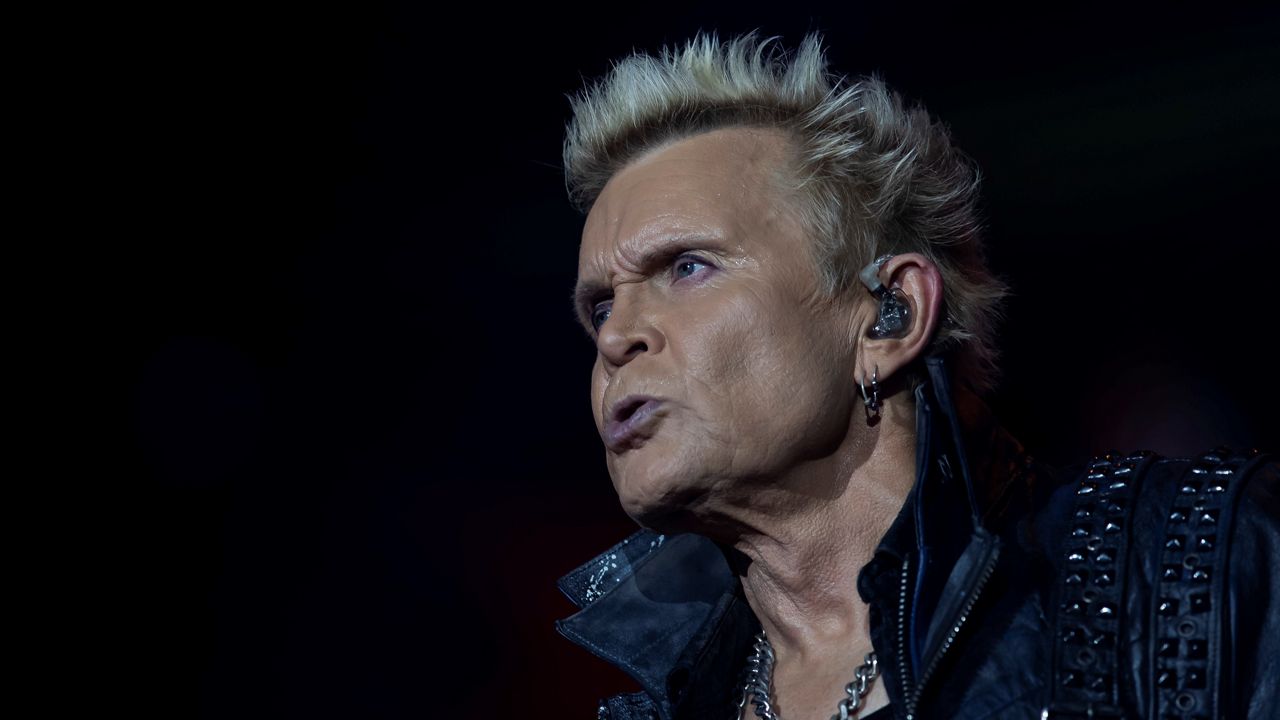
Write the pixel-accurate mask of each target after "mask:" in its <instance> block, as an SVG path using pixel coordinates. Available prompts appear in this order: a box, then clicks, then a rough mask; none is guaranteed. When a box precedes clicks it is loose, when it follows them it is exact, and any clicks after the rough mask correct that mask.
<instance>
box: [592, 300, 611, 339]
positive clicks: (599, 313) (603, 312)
mask: <svg viewBox="0 0 1280 720" xmlns="http://www.w3.org/2000/svg"><path fill="white" fill-rule="evenodd" d="M612 312H613V302H612V301H609V302H602V303H600V304H599V305H596V307H595V309H594V310H592V311H591V327H593V328H595V330H596V332H600V326H601V325H603V324H604V321H605V320H608V319H609V315H610V313H612Z"/></svg>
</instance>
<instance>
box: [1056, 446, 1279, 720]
mask: <svg viewBox="0 0 1280 720" xmlns="http://www.w3.org/2000/svg"><path fill="white" fill-rule="evenodd" d="M1061 480H1063V482H1062V484H1060V485H1058V486H1057V487H1056V488H1054V489H1053V491H1052V492H1051V493H1050V494H1049V495H1048V498H1049V500H1048V502H1047V503H1046V504H1045V506H1044V507H1043V510H1044V515H1045V516H1046V518H1047V521H1046V522H1044V523H1043V530H1042V537H1041V538H1040V540H1041V541H1042V542H1043V543H1044V545H1043V547H1045V548H1046V549H1048V550H1049V553H1050V558H1051V560H1052V561H1055V562H1054V565H1055V566H1056V569H1057V570H1058V572H1057V573H1056V575H1057V577H1058V579H1057V580H1056V581H1055V585H1056V587H1055V589H1054V592H1055V595H1056V597H1057V598H1058V601H1059V602H1058V603H1057V605H1058V611H1059V617H1058V625H1059V630H1061V631H1064V632H1065V637H1076V636H1079V637H1082V638H1089V639H1090V642H1091V643H1093V642H1094V641H1098V639H1099V638H1105V642H1104V644H1106V645H1108V646H1109V650H1108V652H1107V653H1106V656H1107V657H1106V658H1102V657H1101V656H1095V655H1094V654H1090V656H1089V657H1088V658H1085V659H1084V660H1077V655H1076V654H1075V653H1076V651H1075V650H1074V649H1073V648H1072V647H1070V641H1066V642H1057V643H1056V645H1057V648H1056V650H1055V661H1054V665H1055V668H1056V671H1055V674H1057V675H1061V676H1063V677H1076V676H1079V677H1082V678H1087V677H1092V676H1093V675H1098V676H1105V677H1111V678H1112V679H1114V680H1116V681H1119V683H1120V688H1118V689H1108V690H1106V691H1098V692H1093V691H1091V690H1089V689H1088V688H1080V689H1076V690H1063V689H1062V688H1060V690H1061V692H1055V696H1061V697H1058V699H1059V700H1062V699H1065V700H1066V701H1068V703H1069V704H1070V705H1077V704H1083V705H1086V706H1087V705H1088V704H1090V703H1096V702H1106V703H1107V704H1113V703H1114V705H1115V706H1116V707H1125V706H1127V707H1129V708H1130V709H1131V710H1132V711H1135V712H1134V714H1136V715H1138V716H1141V717H1146V716H1149V715H1150V714H1151V713H1152V712H1155V713H1157V714H1160V713H1165V712H1174V713H1175V714H1178V713H1185V712H1187V711H1188V709H1189V708H1194V709H1196V710H1197V712H1199V711H1208V712H1207V714H1208V715H1209V716H1217V715H1219V714H1225V715H1229V716H1232V717H1251V718H1252V717H1274V716H1276V715H1273V714H1272V713H1273V712H1280V707H1277V702H1280V701H1278V700H1277V691H1276V687H1275V686H1274V680H1268V678H1275V677H1277V675H1278V674H1280V659H1273V658H1280V642H1278V641H1277V638H1280V606H1278V605H1277V603H1280V498H1278V484H1280V464H1278V463H1277V459H1276V457H1275V456H1274V455H1269V454H1265V453H1262V452H1259V451H1257V450H1252V449H1251V450H1243V451H1236V450H1231V449H1229V448H1224V447H1218V448H1214V449H1212V450H1208V451H1206V452H1203V453H1199V454H1197V455H1196V456H1194V457H1181V458H1166V457H1162V456H1160V455H1157V454H1155V453H1151V452H1145V451H1140V452H1134V453H1127V454H1119V453H1110V454H1107V455H1104V456H1099V457H1095V458H1092V459H1091V460H1089V461H1087V462H1084V463H1082V464H1080V465H1078V466H1073V467H1072V468H1071V469H1069V470H1067V471H1066V472H1064V473H1063V475H1062V476H1061ZM1080 657H1082V658H1083V657H1084V656H1080ZM1085 660H1087V662H1086V661H1085ZM1126 665H1128V666H1131V668H1132V670H1131V671H1126V670H1125V669H1124V668H1125V666H1126ZM1113 673H1114V676H1113V675H1112V674H1113ZM1099 687H1105V688H1114V686H1113V685H1112V684H1111V682H1110V681H1106V682H1103V681H1099ZM1161 716H1163V715H1161ZM1179 716H1180V715H1179Z"/></svg>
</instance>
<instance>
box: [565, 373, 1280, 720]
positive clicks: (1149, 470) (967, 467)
mask: <svg viewBox="0 0 1280 720" xmlns="http://www.w3.org/2000/svg"><path fill="white" fill-rule="evenodd" d="M926 366H927V367H928V369H929V381H928V382H926V383H925V384H923V385H922V386H921V387H920V388H918V389H917V390H916V394H915V397H916V408H917V414H916V417H917V428H916V429H917V470H918V475H917V478H916V484H915V487H914V488H913V489H912V491H911V494H910V495H909V496H908V498H907V500H906V502H905V503H904V505H903V509H902V511H901V512H900V513H899V515H898V517H897V519H896V520H895V522H894V524H893V526H892V527H891V528H890V530H889V532H888V533H886V535H885V537H884V538H883V540H882V542H881V543H880V545H879V547H878V548H877V551H876V553H875V556H874V558H873V559H872V560H871V562H869V563H868V564H867V566H866V567H864V568H862V570H861V572H860V573H859V576H858V592H859V594H860V595H861V597H862V599H863V600H864V601H865V602H867V603H868V605H869V606H870V611H871V612H870V614H871V635H872V642H873V644H874V645H875V649H876V653H877V655H878V657H879V659H880V666H881V677H882V680H881V681H882V682H884V683H885V688H886V690H887V691H888V693H889V697H890V701H891V706H892V710H893V716H894V717H895V718H898V719H899V720H903V719H905V718H958V719H970V718H1041V717H1049V718H1059V717H1061V718H1075V717H1081V718H1083V717H1124V718H1152V719H1156V718H1159V719H1161V720H1163V719H1165V718H1183V719H1186V720H1191V719H1193V718H1249V719H1255V718H1256V719H1262V718H1267V719H1272V718H1277V717H1280V463H1277V461H1276V459H1275V458H1274V457H1272V456H1268V455H1265V454H1262V453H1259V452H1257V451H1240V452H1233V451H1231V450H1229V449H1226V448H1215V449H1214V450H1210V451H1207V452H1205V453H1202V454H1200V455H1198V456H1197V457H1195V458H1179V459H1171V458H1164V457H1161V456H1159V455H1156V454H1154V453H1150V452H1145V451H1138V452H1130V453H1116V452H1110V453H1106V454H1104V455H1100V456H1098V457H1094V458H1092V459H1090V460H1087V461H1084V462H1081V463H1078V464H1076V465H1072V466H1069V467H1065V468H1051V467H1048V466H1046V465H1044V464H1043V463H1040V462H1037V461H1036V460H1034V459H1033V458H1032V457H1030V456H1029V455H1028V454H1027V453H1026V452H1025V451H1024V449H1023V447H1022V445H1021V444H1020V443H1018V441H1017V440H1016V439H1014V438H1013V437H1012V436H1011V435H1010V434H1009V433H1007V432H1006V431H1005V430H1004V429H1003V428H1002V427H1001V426H1000V425H999V423H998V422H996V420H995V419H994V417H992V415H991V413H990V411H989V410H988V409H987V408H986V406H985V405H984V404H983V403H982V401H981V400H980V399H979V398H977V397H976V396H975V395H973V394H972V393H969V392H968V391H967V390H965V389H964V388H963V387H957V388H953V387H952V386H951V373H950V370H949V363H948V361H947V358H946V357H945V356H933V357H930V358H927V360H926ZM727 557H728V556H727V554H726V550H725V549H724V548H721V547H720V546H718V545H716V544H715V543H713V542H712V541H710V540H707V539H706V538H703V537H701V536H698V535H692V534H685V535H674V536H666V537H664V536H662V535H658V534H655V533H653V532H650V531H648V530H640V531H638V532H636V533H634V534H633V535H631V536H630V537H629V538H627V539H626V540H624V541H623V542H622V543H619V544H618V545H616V546H614V547H613V548H610V549H609V550H607V551H605V552H604V553H602V554H600V555H599V556H597V557H596V558H594V559H592V560H591V561H589V562H588V563H586V564H584V565H582V566H581V567H579V568H578V569H576V570H574V571H573V572H571V573H570V574H568V575H566V576H565V577H564V578H562V579H561V580H560V582H559V587H560V589H561V590H562V592H564V593H565V595H566V596H568V597H569V599H570V600H571V601H573V602H574V603H575V604H576V605H577V606H578V607H579V608H580V610H579V611H578V612H576V613H575V614H573V615H572V616H570V617H568V618H565V619H563V620H560V621H558V622H557V623H556V627H557V629H558V630H559V631H560V633H561V634H562V635H564V636H565V637H566V638H568V639H570V640H571V641H573V642H575V643H577V644H579V645H581V646H583V647H585V648H586V649H588V650H589V651H591V652H592V653H594V654H596V655H597V656H599V657H600V658H602V659H604V660H606V661H608V662H611V663H613V664H615V665H617V666H618V667H620V668H621V669H623V670H624V671H626V672H627V673H628V674H629V675H631V677H632V678H634V679H635V680H636V682H637V683H638V685H639V688H640V689H639V692H635V693H626V694H620V695H616V696H613V697H610V698H604V699H602V700H601V701H600V703H599V708H598V711H597V712H598V717H599V718H608V719H609V720H623V719H626V720H634V719H638V718H645V719H652V720H695V719H696V720H702V719H704V718H710V719H712V720H715V719H717V718H728V717H732V716H733V715H734V712H735V710H736V703H737V702H738V700H739V698H740V690H739V685H738V683H739V680H740V677H741V672H742V669H743V665H744V663H745V660H746V657H747V655H748V652H749V649H750V646H751V641H752V638H753V636H754V635H755V633H756V632H757V631H758V630H759V627H760V625H759V621H758V620H757V619H756V617H755V615H754V613H753V612H752V611H751V609H750V607H749V606H748V605H747V603H746V600H745V598H744V597H743V595H742V589H741V586H740V585H739V583H738V581H737V578H736V576H735V574H734V573H733V572H732V570H731V569H730V565H729V560H728V559H727ZM1188 558H1191V559H1188ZM568 712H569V715H571V716H579V715H578V712H577V711H574V710H572V709H570V710H569V711H568ZM784 712H785V711H784ZM581 714H582V716H588V717H589V716H590V707H589V706H587V707H584V708H582V710H581ZM748 714H749V713H748Z"/></svg>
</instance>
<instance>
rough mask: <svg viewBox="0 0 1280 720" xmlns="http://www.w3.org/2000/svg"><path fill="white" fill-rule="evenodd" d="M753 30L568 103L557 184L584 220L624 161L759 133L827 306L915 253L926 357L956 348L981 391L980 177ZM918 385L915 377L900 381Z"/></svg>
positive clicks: (638, 62) (677, 54)
mask: <svg viewBox="0 0 1280 720" xmlns="http://www.w3.org/2000/svg"><path fill="white" fill-rule="evenodd" d="M777 39H778V38H776V37H770V38H764V39H761V38H760V37H759V36H758V35H757V33H756V32H751V33H747V34H745V35H740V36H737V37H734V38H732V39H730V40H728V41H727V42H723V43H722V42H720V40H719V38H718V37H717V35H716V34H715V33H712V34H710V35H708V34H704V33H699V34H698V35H697V36H695V37H694V38H693V39H692V40H690V41H688V42H687V43H686V44H685V45H684V47H682V48H681V47H676V48H668V47H664V48H663V49H662V50H661V51H660V52H659V54H658V55H657V56H654V55H649V54H644V53H635V54H633V55H631V56H629V57H627V58H625V59H623V60H621V61H619V62H617V63H615V64H614V65H613V68H612V70H611V71H610V72H609V73H608V74H607V75H606V76H605V77H603V78H602V79H600V80H599V81H597V82H595V83H592V84H588V86H587V87H585V88H584V89H583V90H582V91H581V92H579V93H578V94H577V95H575V96H574V97H571V98H570V103H571V105H572V110H573V118H572V120H571V121H570V123H569V126H568V129H567V133H566V138H565V143H564V158H563V159H564V169H565V181H566V187H567V189H568V192H569V197H570V199H571V200H572V202H573V203H574V205H575V206H576V207H577V208H578V209H579V210H580V211H582V212H583V213H586V212H588V211H589V210H590V208H591V205H592V204H594V203H595V200H596V198H597V197H598V196H599V194H600V192H601V190H603V188H604V186H605V184H606V183H607V182H608V181H609V178H611V177H612V176H613V175H614V174H615V173H617V172H618V171H619V170H621V169H622V168H623V167H624V166H625V165H626V164H627V163H628V162H630V161H631V160H633V159H635V158H636V157H638V156H639V155H641V154H642V153H644V152H646V151H648V150H652V149H654V148H656V147H658V146H661V145H664V144H667V143H669V142H672V141H675V140H679V139H683V138H686V137H689V136H692V135H695V134H698V133H701V132H706V131H710V130H714V129H718V128H724V127H734V126H744V127H768V128H777V129H780V130H783V131H785V132H786V133H787V134H788V135H789V136H790V137H791V139H792V140H793V142H794V145H795V150H796V152H795V162H794V167H792V168H790V170H791V174H790V177H791V179H792V185H791V188H790V189H791V190H794V191H795V192H794V195H795V196H796V197H798V198H801V202H799V203H798V205H799V209H798V212H799V214H800V216H801V219H802V220H803V222H804V223H805V224H806V227H807V228H808V230H809V232H810V234H811V236H812V240H813V251H814V261H815V263H816V266H817V269H818V274H819V277H820V279H821V282H822V286H823V290H824V291H825V292H826V293H827V294H828V295H829V296H834V295H836V294H837V293H842V292H845V291H847V290H848V289H849V288H850V287H852V286H855V285H857V276H858V271H859V270H860V269H861V268H862V267H864V266H865V265H866V264H867V263H869V262H871V261H872V259H873V258H875V257H878V256H880V255H882V254H885V253H904V252H919V253H921V254H923V255H925V256H926V257H928V258H929V259H931V260H932V261H933V262H934V263H935V264H936V265H937V267H938V269H939V271H940V272H941V275H942V279H943V288H944V290H943V310H944V319H943V321H942V322H941V323H939V328H938V332H937V334H936V335H935V336H934V338H933V341H932V344H931V346H930V348H929V350H928V351H926V354H927V353H928V352H936V351H942V350H945V349H949V348H951V347H952V346H956V347H955V349H956V350H957V353H956V355H957V363H956V364H957V375H958V379H960V380H963V381H965V382H967V383H968V384H969V385H971V386H972V387H973V388H974V389H975V390H978V391H979V392H985V391H989V390H991V389H993V388H994V386H995V384H996V381H997V379H998V376H999V368H998V365H997V360H998V349H997V347H996V345H995V342H994V338H995V328H996V325H997V323H998V322H999V320H1000V318H1001V307H1002V303H1003V300H1004V298H1005V297H1006V296H1007V295H1008V293H1009V288H1008V286H1007V285H1006V284H1005V283H1004V282H1003V281H1001V280H1000V279H999V278H998V277H996V276H995V275H994V274H993V273H992V272H991V271H990V270H989V268H988V267H987V263H986V260H985V256H984V251H983V245H982V240H981V233H980V230H981V227H980V222H979V219H978V216H977V212H976V203H977V199H978V187H979V183H980V178H981V176H980V173H979V171H978V170H977V168H976V166H975V165H973V164H972V163H971V162H970V161H969V160H968V158H967V157H966V156H964V155H963V153H961V152H960V151H959V150H958V149H956V148H955V147H953V146H952V144H951V139H950V133H949V132H948V130H947V129H946V127H945V126H943V125H942V124H941V123H937V122H934V121H933V120H932V119H931V118H930V117H929V113H928V112H927V111H926V110H925V109H924V108H923V107H920V106H918V105H916V106H911V107H908V106H907V105H906V104H905V103H904V101H903V99H902V97H901V96H900V95H899V94H898V93H896V92H894V91H892V90H890V89H889V88H888V87H886V85H885V83H884V82H883V80H882V79H881V78H880V77H878V76H876V75H874V74H873V75H871V76H868V77H862V78H858V79H857V80H856V81H854V82H852V83H846V82H845V79H844V78H842V77H836V76H834V75H833V74H831V73H830V72H829V71H828V69H827V60H826V57H825V56H824V53H823V50H822V38H821V36H820V35H819V34H817V33H812V34H810V35H808V36H806V37H805V38H804V40H803V41H802V42H801V43H800V47H799V48H798V49H797V51H796V52H795V54H794V56H790V57H789V56H788V54H787V53H786V51H784V50H781V49H780V48H779V46H778V45H776V44H774V42H773V41H774V40H777ZM909 376H910V377H911V385H912V387H913V388H914V387H915V386H916V385H917V384H918V383H919V381H920V379H921V378H922V377H923V372H922V370H921V369H920V368H914V369H912V370H911V371H909Z"/></svg>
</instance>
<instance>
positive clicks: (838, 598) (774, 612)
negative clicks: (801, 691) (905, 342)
mask: <svg viewBox="0 0 1280 720" xmlns="http://www.w3.org/2000/svg"><path fill="white" fill-rule="evenodd" d="M859 420H860V418H859ZM850 435H851V438H850V440H851V442H848V443H846V444H844V445H842V448H841V450H842V451H841V452H838V453H836V454H835V455H833V456H831V457H829V458H826V459H824V460H823V461H821V462H817V463H812V464H809V465H807V466H805V467H802V468H799V469H798V471H797V476H796V477H789V478H784V479H782V480H781V481H780V482H779V483H777V484H776V485H775V487H777V488H779V490H778V491H777V492H776V493H769V494H767V495H766V496H765V497H764V499H765V500H766V501H768V500H773V501H774V502H765V503H762V504H760V505H759V506H758V507H757V508H756V509H755V511H754V512H752V513H751V514H750V517H749V521H748V522H746V523H744V524H743V525H742V526H741V527H740V530H739V532H738V533H737V535H736V537H734V538H732V540H731V542H729V543H728V544H729V545H731V546H732V547H733V548H734V549H736V550H737V551H738V552H740V553H742V555H743V556H745V557H746V559H747V561H748V562H747V563H745V565H744V566H743V567H740V568H739V576H740V580H741V582H742V587H743V591H744V594H745V596H746V599H747V602H748V604H749V605H750V606H751V608H752V610H753V611H754V612H755V614H756V617H757V618H759V619H760V623H761V626H762V627H763V629H764V630H765V632H766V633H768V636H769V638H770V642H771V643H772V645H773V647H774V651H775V653H776V654H777V656H778V658H779V663H780V664H781V663H784V662H788V663H790V664H791V666H792V667H799V666H803V665H805V664H808V663H807V662H806V661H813V662H822V661H823V660H824V659H830V658H832V657H833V656H838V657H844V656H846V655H850V654H857V653H864V652H869V651H870V645H871V643H870V637H869V630H868V622H867V606H866V605H865V604H864V603H863V602H862V600H861V598H860V597H859V595H858V592H857V576H858V572H859V571H860V570H861V569H862V567H863V566H864V565H865V564H866V563H867V562H868V561H869V560H870V559H871V557H872V555H873V554H874V552H875V549H876V547H877V545H878V544H879V542H880V540H881V538H883V536H884V534H885V533H886V532H887V531H888V529H889V526H890V525H891V524H892V523H893V521H894V519H895V518H896V517H897V516H898V513H899V511H900V510H901V509H902V505H903V503H904V502H905V500H906V497H907V494H908V493H909V492H910V490H911V487H912V485H913V484H914V483H915V473H916V469H915V411H914V407H913V405H912V404H911V403H907V402H902V401H900V402H898V403H894V404H893V405H892V406H891V404H890V403H889V402H886V403H885V406H884V409H883V410H882V419H881V422H880V423H879V424H878V426H877V428H876V429H875V430H873V431H872V434H871V435H867V433H866V431H865V430H851V432H850ZM855 437H856V440H855V439H854V438H855ZM815 486H817V487H824V488H826V491H825V492H818V493H813V492H812V490H813V489H814V488H815ZM787 488H792V489H794V488H805V489H807V490H808V491H807V492H802V493H797V494H798V495H800V497H799V498H797V497H789V496H787ZM858 659H859V660H860V659H861V655H858Z"/></svg>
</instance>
